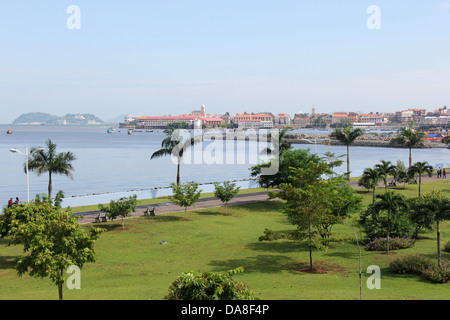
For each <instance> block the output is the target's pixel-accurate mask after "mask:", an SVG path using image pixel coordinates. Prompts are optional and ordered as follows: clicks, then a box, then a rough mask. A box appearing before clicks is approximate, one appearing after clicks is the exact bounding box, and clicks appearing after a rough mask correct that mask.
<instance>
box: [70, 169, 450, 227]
mask: <svg viewBox="0 0 450 320" xmlns="http://www.w3.org/2000/svg"><path fill="white" fill-rule="evenodd" d="M390 180H391V179H389V180H388V182H389V181H390ZM436 180H443V179H437V178H436V175H433V177H431V178H430V177H428V176H426V177H422V182H428V181H436ZM449 181H450V179H449ZM350 185H351V186H352V187H353V188H355V189H365V188H363V187H360V186H358V182H357V181H352V182H350ZM379 187H384V182H380V185H379ZM267 200H268V196H267V191H263V192H253V193H243V194H238V195H236V196H235V197H234V198H233V199H232V200H231V201H230V202H228V205H237V204H245V203H255V202H261V201H267ZM221 206H223V203H222V202H220V200H217V199H216V198H214V197H209V198H200V199H199V200H198V202H197V203H196V204H195V207H190V208H188V210H195V209H205V208H215V207H221ZM153 207H155V214H157V215H158V214H165V213H173V212H183V211H184V208H182V207H179V206H178V205H176V204H174V203H173V202H162V203H154V204H147V205H140V206H137V207H136V210H135V212H132V213H131V216H130V217H128V218H135V217H142V216H144V211H145V210H146V209H147V208H153ZM99 213H100V211H98V210H96V211H89V212H82V213H77V215H79V216H80V215H83V216H84V218H83V219H80V220H78V221H79V223H81V224H86V223H93V222H95V217H96V216H97V215H98V214H99Z"/></svg>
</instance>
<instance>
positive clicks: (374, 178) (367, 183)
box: [358, 168, 381, 203]
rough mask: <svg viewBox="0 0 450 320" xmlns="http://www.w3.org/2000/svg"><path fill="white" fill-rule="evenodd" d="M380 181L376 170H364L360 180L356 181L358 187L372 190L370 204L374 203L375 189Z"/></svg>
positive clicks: (378, 172)
mask: <svg viewBox="0 0 450 320" xmlns="http://www.w3.org/2000/svg"><path fill="white" fill-rule="evenodd" d="M380 180H381V175H380V171H378V170H377V169H372V168H367V169H365V170H364V172H363V174H362V176H361V178H360V179H359V181H358V185H360V186H363V187H365V188H367V189H372V203H375V189H376V188H377V186H378V183H379V182H380Z"/></svg>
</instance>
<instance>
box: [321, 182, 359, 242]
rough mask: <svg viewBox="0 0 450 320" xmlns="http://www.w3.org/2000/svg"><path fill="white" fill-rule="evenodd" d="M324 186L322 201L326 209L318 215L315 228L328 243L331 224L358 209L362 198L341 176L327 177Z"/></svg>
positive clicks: (340, 220)
mask: <svg viewBox="0 0 450 320" xmlns="http://www.w3.org/2000/svg"><path fill="white" fill-rule="evenodd" d="M325 187H326V188H327V190H326V194H325V198H324V199H323V201H324V202H326V205H327V206H328V210H326V211H324V212H323V214H322V215H321V216H320V217H319V219H318V224H317V230H318V231H319V234H320V235H321V237H322V239H323V244H324V245H328V244H329V241H330V236H331V234H332V233H331V230H332V228H333V226H334V225H336V224H337V223H341V222H342V221H343V219H346V218H347V217H349V215H350V214H351V213H352V212H355V211H356V210H357V209H359V207H360V204H361V201H362V198H361V197H359V196H357V195H356V192H355V190H354V189H353V188H352V187H351V186H350V185H349V184H348V183H346V182H345V181H344V180H343V179H342V177H337V178H333V179H329V180H328V181H327V184H325Z"/></svg>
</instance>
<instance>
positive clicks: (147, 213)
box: [144, 207, 155, 217]
mask: <svg viewBox="0 0 450 320" xmlns="http://www.w3.org/2000/svg"><path fill="white" fill-rule="evenodd" d="M144 216H146V217H148V216H150V217H154V216H155V207H153V208H151V209H150V208H147V209H146V210H145V211H144Z"/></svg>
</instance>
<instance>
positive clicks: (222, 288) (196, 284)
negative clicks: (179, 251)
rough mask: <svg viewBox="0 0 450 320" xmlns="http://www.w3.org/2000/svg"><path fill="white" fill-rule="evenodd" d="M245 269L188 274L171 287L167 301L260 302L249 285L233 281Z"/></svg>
mask: <svg viewBox="0 0 450 320" xmlns="http://www.w3.org/2000/svg"><path fill="white" fill-rule="evenodd" d="M243 270H244V268H243V267H240V268H236V269H233V270H229V271H227V272H221V273H214V272H202V273H198V272H194V271H190V272H186V273H183V274H181V276H179V277H178V278H177V279H176V280H175V281H173V282H172V284H171V285H170V287H169V294H168V295H167V296H166V297H165V299H166V300H258V299H257V298H255V294H254V293H253V292H252V291H251V290H250V289H249V288H248V285H247V284H245V283H243V282H240V281H236V280H234V279H233V276H234V275H235V274H238V273H240V272H243Z"/></svg>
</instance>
